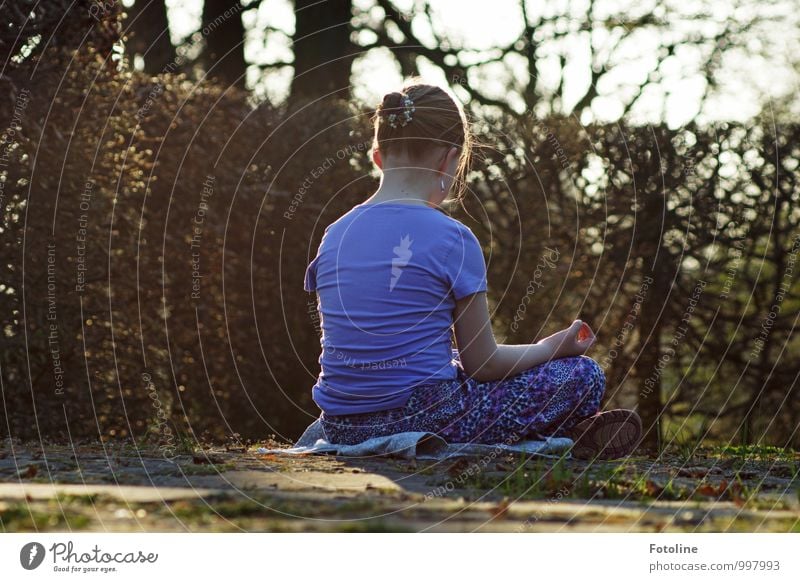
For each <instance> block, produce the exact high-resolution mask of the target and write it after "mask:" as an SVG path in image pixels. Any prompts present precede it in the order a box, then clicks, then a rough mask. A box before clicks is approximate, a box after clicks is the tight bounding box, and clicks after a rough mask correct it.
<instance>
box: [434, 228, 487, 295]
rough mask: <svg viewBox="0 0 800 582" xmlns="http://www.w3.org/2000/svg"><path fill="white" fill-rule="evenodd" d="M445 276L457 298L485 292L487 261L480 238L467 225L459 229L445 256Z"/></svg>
mask: <svg viewBox="0 0 800 582" xmlns="http://www.w3.org/2000/svg"><path fill="white" fill-rule="evenodd" d="M444 269H445V277H446V278H447V283H448V284H449V285H450V290H451V292H452V293H453V296H454V297H455V298H456V299H463V298H464V297H467V296H468V295H472V294H474V293H480V292H485V291H486V288H487V285H486V262H485V261H484V258H483V251H482V250H481V245H480V243H479V242H478V239H477V238H476V237H475V235H474V234H473V232H472V231H471V230H470V229H469V228H467V227H466V226H465V227H463V228H459V229H458V234H457V235H456V237H455V242H454V243H453V246H452V248H451V250H450V252H449V253H448V254H447V257H446V258H445V264H444Z"/></svg>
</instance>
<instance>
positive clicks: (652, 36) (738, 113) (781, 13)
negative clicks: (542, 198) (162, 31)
mask: <svg viewBox="0 0 800 582" xmlns="http://www.w3.org/2000/svg"><path fill="white" fill-rule="evenodd" d="M244 1H245V3H247V0H244ZM393 1H394V4H395V5H396V6H398V7H399V8H401V9H404V10H407V11H410V10H411V8H412V6H413V4H414V0H393ZM711 1H712V0H709V4H708V5H709V6H711V7H712V8H711V9H710V10H709V11H707V12H708V15H707V17H706V18H705V19H703V21H702V22H701V21H700V20H698V19H693V18H692V16H694V15H696V14H697V13H698V11H700V10H703V6H704V5H705V4H704V2H703V0H597V1H596V6H597V7H598V8H597V14H598V16H599V17H600V18H603V19H604V18H608V17H618V16H619V15H624V16H625V17H626V18H629V17H632V16H636V15H639V14H643V13H647V12H649V11H651V10H653V11H654V14H655V15H656V16H659V17H663V18H667V19H668V20H669V22H670V23H672V24H670V26H669V27H667V28H666V31H665V32H664V34H665V37H664V38H663V39H662V38H659V34H656V33H652V32H649V31H639V33H638V34H637V35H636V36H635V37H634V38H632V39H631V40H630V41H629V42H628V43H627V45H620V51H619V53H618V54H617V56H616V61H615V62H619V63H620V64H618V65H617V66H616V68H615V69H614V71H613V72H612V74H610V75H608V76H607V77H606V79H605V80H604V81H603V83H601V84H600V85H599V87H598V89H599V92H600V94H601V97H599V98H597V99H596V100H595V101H594V103H593V106H592V114H593V115H594V116H595V118H597V119H602V120H614V119H616V118H617V117H618V116H619V115H620V113H621V111H622V102H621V100H620V97H621V96H624V95H627V94H630V91H631V90H632V89H631V87H630V86H629V85H630V83H631V82H634V81H638V80H639V79H643V78H645V75H646V74H647V72H648V71H649V70H650V68H651V67H652V66H653V64H654V63H655V62H656V59H655V51H656V49H657V47H658V46H660V45H661V44H662V43H663V42H664V41H667V42H668V41H669V40H670V38H675V37H677V36H679V35H684V34H687V33H690V32H698V33H704V34H705V35H708V34H709V33H713V31H715V30H717V28H718V27H720V26H723V25H724V24H725V23H726V22H729V21H742V20H743V19H745V18H747V17H748V16H749V15H750V14H752V12H753V11H754V10H758V11H759V12H760V13H761V14H769V15H773V16H777V20H776V21H775V22H774V23H772V24H770V25H768V26H765V27H763V28H762V29H757V30H754V31H752V32H751V33H750V35H749V36H748V46H747V51H728V52H726V53H725V58H724V59H723V61H722V63H721V70H720V78H721V79H722V81H723V83H722V84H721V85H720V87H719V88H718V90H717V91H716V92H715V94H714V96H713V98H712V99H710V100H708V101H707V102H706V105H705V107H704V109H703V110H702V111H701V110H700V109H699V107H700V96H701V95H702V94H703V92H704V91H705V89H706V86H705V82H704V81H703V79H702V78H701V77H700V75H699V74H698V71H697V69H698V65H699V63H700V62H701V57H702V55H701V54H700V53H699V52H698V51H697V50H695V49H693V48H692V47H688V46H686V47H682V48H681V49H679V50H678V51H676V53H675V56H674V57H670V58H669V59H667V60H665V61H664V63H663V64H662V67H661V71H660V72H661V76H662V81H661V82H660V83H658V84H653V85H652V86H651V87H649V88H648V90H647V91H646V93H645V94H644V96H643V99H642V100H641V102H640V104H639V105H638V107H636V108H635V109H634V110H633V111H632V117H633V119H635V120H638V121H642V122H647V121H657V120H658V119H659V118H662V117H663V118H665V119H666V120H667V122H668V123H669V124H670V125H672V126H676V125H680V124H682V123H685V122H687V121H689V120H691V119H692V118H695V117H697V118H699V119H701V120H710V119H732V120H744V119H747V118H749V117H751V116H752V115H755V114H756V113H757V112H758V111H759V109H760V104H761V103H763V102H767V107H769V106H770V105H769V102H770V99H771V98H780V97H781V96H786V95H791V96H794V95H795V94H797V89H798V87H797V84H798V68H797V67H793V66H792V64H793V63H800V57H798V56H797V55H800V19H798V16H797V10H796V6H795V5H794V0H772V1H767V0H762V1H761V2H758V1H757V0H750V1H749V2H748V1H743V0H713V3H711ZM127 2H130V0H127ZM587 2H588V0H548V1H547V2H534V1H530V2H529V3H528V4H527V6H528V7H529V8H528V9H529V18H530V19H531V20H533V21H536V20H537V19H538V17H539V16H540V15H541V14H542V11H543V10H546V11H548V12H549V14H553V15H560V14H564V15H576V17H574V18H563V19H561V20H560V21H559V22H558V24H557V25H556V26H559V27H561V29H562V30H560V31H563V32H565V33H566V36H564V39H563V40H562V41H560V42H550V43H545V44H543V45H542V47H541V51H542V53H543V60H542V61H541V62H542V63H543V64H542V67H541V82H542V83H543V84H544V86H545V87H548V86H553V87H554V86H555V85H556V83H557V82H558V78H559V75H560V66H559V64H558V63H559V61H558V56H559V54H564V55H565V56H566V58H567V69H566V75H565V83H564V89H565V99H566V101H567V106H570V105H572V104H574V103H575V102H576V101H577V99H578V98H579V97H580V96H581V95H583V94H584V92H585V91H586V88H587V86H588V83H589V75H590V68H589V67H590V60H589V58H590V54H591V53H590V40H589V35H588V33H587V32H585V31H580V30H576V29H577V27H578V26H579V25H580V23H581V22H582V19H581V18H579V17H577V15H584V14H585V13H586V4H587ZM354 4H355V6H356V7H358V8H363V9H369V8H371V7H373V6H374V0H354ZM430 5H431V7H432V12H433V30H435V31H436V33H437V34H439V36H446V37H447V38H448V39H450V40H451V42H453V44H455V45H457V46H462V47H464V48H467V49H471V50H474V51H477V52H478V53H477V54H478V55H479V54H480V51H486V50H491V49H492V48H493V47H496V46H498V45H503V44H505V43H507V42H509V41H510V40H513V39H514V38H516V37H517V36H518V35H519V33H520V31H521V27H522V15H521V10H520V5H519V0H492V1H491V3H490V4H489V3H487V2H485V1H484V0H431V1H430ZM487 6H490V7H487ZM167 7H168V11H169V19H170V29H171V30H170V31H171V34H172V38H173V40H174V41H175V42H179V41H181V40H183V39H186V38H187V37H189V36H190V35H191V34H192V33H193V32H195V31H197V29H198V28H199V27H200V15H201V10H202V0H167ZM545 15H547V14H545ZM244 18H245V21H244V22H245V27H246V29H247V31H248V32H247V35H248V38H247V42H246V43H245V57H246V58H247V59H248V61H250V62H253V63H260V64H265V63H270V62H275V61H291V58H292V52H291V42H290V37H289V35H290V34H291V32H292V31H293V29H294V14H293V3H292V2H291V1H290V0H262V2H261V6H260V8H259V9H258V10H257V11H256V10H251V11H247V12H245V14H244ZM412 25H413V26H414V29H415V32H416V33H417V34H418V35H419V36H420V38H421V40H422V42H426V43H433V42H434V41H433V36H432V34H431V28H430V25H429V24H428V20H427V18H425V17H424V16H422V17H418V18H415V19H414V20H413V22H412ZM267 26H269V27H274V28H278V29H280V30H282V31H285V33H286V34H283V33H273V32H271V33H265V32H264V29H265V28H266V27H267ZM750 36H752V38H750ZM607 40H608V39H607V38H604V33H603V32H602V31H599V32H598V33H596V36H595V42H597V43H598V46H596V47H595V49H596V50H597V49H599V50H602V49H603V47H604V46H605V44H606V42H605V41H607ZM419 66H420V69H421V73H422V76H423V77H425V78H426V79H427V80H429V81H432V82H437V83H443V82H446V79H445V78H444V76H443V75H442V73H441V72H440V71H439V70H438V69H436V68H435V67H433V66H427V67H426V66H424V63H420V65H419ZM251 73H252V75H251V76H250V78H249V79H248V82H249V84H250V86H252V87H254V88H255V89H256V91H257V92H259V93H260V94H263V95H266V96H267V97H269V98H271V99H278V100H279V99H282V98H284V97H285V95H286V94H287V90H288V86H289V83H290V81H291V75H292V71H291V68H289V67H284V68H283V69H280V70H278V71H277V72H275V73H271V74H267V75H262V74H261V73H260V71H259V70H258V69H257V68H255V67H253V68H251ZM524 75H525V69H524V63H522V62H521V60H517V61H514V60H513V59H509V60H508V61H507V62H505V63H502V64H499V63H498V64H496V65H491V66H487V67H486V68H485V69H484V70H483V71H481V72H480V73H479V74H476V76H475V79H471V82H474V83H476V84H478V86H480V87H481V89H482V90H483V91H485V92H486V93H488V94H491V95H493V96H498V97H504V96H507V95H508V94H509V90H508V87H509V86H510V84H511V83H512V82H513V81H514V79H515V78H516V79H521V80H524ZM352 80H353V84H354V89H353V92H354V95H355V96H356V97H357V98H359V99H364V100H366V101H368V102H370V103H374V102H376V101H377V100H379V99H380V96H381V95H382V94H383V93H385V92H387V91H391V90H394V89H395V88H396V87H397V86H398V85H399V84H400V83H401V82H402V78H401V76H400V72H399V68H398V66H397V65H396V63H394V62H393V59H392V57H391V55H390V54H389V53H388V51H385V50H378V49H374V50H371V51H369V52H367V53H365V54H363V55H362V56H360V57H359V58H358V59H357V60H356V62H355V63H354V68H353V79H352ZM626 85H627V86H626ZM792 101H793V103H794V104H795V106H796V105H797V102H796V100H795V99H793V98H792ZM512 104H513V105H514V106H516V107H518V108H521V107H522V105H521V102H520V101H516V102H512ZM589 120H590V119H584V120H583V121H589Z"/></svg>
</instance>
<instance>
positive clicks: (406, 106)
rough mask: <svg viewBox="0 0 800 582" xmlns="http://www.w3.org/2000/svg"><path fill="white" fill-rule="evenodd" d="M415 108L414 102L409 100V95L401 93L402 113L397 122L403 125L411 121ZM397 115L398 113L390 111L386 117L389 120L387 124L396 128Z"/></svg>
mask: <svg viewBox="0 0 800 582" xmlns="http://www.w3.org/2000/svg"><path fill="white" fill-rule="evenodd" d="M416 110H417V108H416V107H414V102H413V101H412V100H411V97H409V96H408V95H403V113H402V119H401V120H400V122H399V126H400V127H405V126H406V125H408V124H409V123H411V120H412V118H413V113H414V112H415V111H416ZM398 117H399V115H398V114H397V113H390V114H389V115H388V116H387V119H388V120H389V126H390V127H394V128H397V126H398V121H397V119H398Z"/></svg>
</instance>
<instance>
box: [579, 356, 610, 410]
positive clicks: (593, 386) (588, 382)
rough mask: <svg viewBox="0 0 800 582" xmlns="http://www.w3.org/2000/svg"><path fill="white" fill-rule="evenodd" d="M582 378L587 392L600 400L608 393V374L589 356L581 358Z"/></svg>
mask: <svg viewBox="0 0 800 582" xmlns="http://www.w3.org/2000/svg"><path fill="white" fill-rule="evenodd" d="M579 361H580V364H579V366H580V378H581V380H582V384H583V385H584V386H585V387H586V390H587V391H591V392H592V396H594V397H595V398H597V399H598V400H599V399H601V398H602V397H603V394H605V391H606V374H605V372H604V371H603V368H602V367H601V366H600V364H598V363H597V361H596V360H594V359H592V358H590V357H589V356H579Z"/></svg>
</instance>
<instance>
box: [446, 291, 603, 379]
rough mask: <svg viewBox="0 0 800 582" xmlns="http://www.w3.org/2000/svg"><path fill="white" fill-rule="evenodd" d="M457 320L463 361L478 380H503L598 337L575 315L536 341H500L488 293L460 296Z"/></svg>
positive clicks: (579, 351)
mask: <svg viewBox="0 0 800 582" xmlns="http://www.w3.org/2000/svg"><path fill="white" fill-rule="evenodd" d="M454 321H455V335H456V344H457V347H458V353H459V356H460V359H461V364H462V365H463V366H464V371H465V372H466V373H467V374H468V375H469V376H471V377H473V378H475V379H476V380H478V381H479V382H486V381H491V380H500V379H502V378H505V377H508V376H513V375H514V374H517V373H519V372H522V371H523V370H526V369H528V368H532V367H534V366H537V365H539V364H542V363H544V362H547V361H549V360H554V359H558V358H566V357H570V356H578V355H581V354H583V353H585V352H586V350H588V349H589V347H590V346H591V345H592V344H593V343H594V340H595V336H594V333H592V330H591V328H590V327H589V326H588V325H587V324H585V323H583V322H582V321H581V320H580V319H576V320H575V321H574V322H572V325H570V326H569V327H568V328H567V329H565V330H562V331H559V332H557V333H555V334H553V335H551V336H549V337H546V338H544V339H542V340H540V341H538V342H537V343H535V344H521V345H503V344H498V343H497V342H496V341H495V338H494V333H493V332H492V322H491V319H490V317H489V304H488V302H487V301H486V293H475V294H474V295H469V296H467V297H464V298H463V299H459V300H457V301H456V309H455V314H454Z"/></svg>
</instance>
